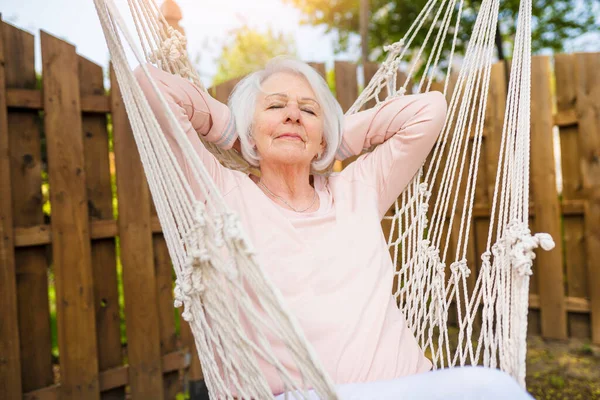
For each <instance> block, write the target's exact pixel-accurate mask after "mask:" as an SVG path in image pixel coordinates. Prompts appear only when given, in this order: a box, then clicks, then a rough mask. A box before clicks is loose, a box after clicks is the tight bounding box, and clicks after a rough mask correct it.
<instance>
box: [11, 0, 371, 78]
mask: <svg viewBox="0 0 600 400" xmlns="http://www.w3.org/2000/svg"><path fill="white" fill-rule="evenodd" d="M155 1H156V2H157V3H158V4H162V1H163V0H155ZM176 2H177V4H179V6H180V7H181V10H182V14H183V19H182V20H181V21H180V25H181V26H182V27H183V28H184V29H185V32H186V36H187V38H188V52H189V54H190V58H191V59H192V60H196V59H198V58H199V63H198V64H197V65H196V66H197V68H198V70H199V72H200V75H201V78H202V80H203V82H204V83H205V84H210V82H211V80H212V76H213V75H214V74H215V73H216V70H217V65H216V59H217V58H218V56H219V54H220V52H221V48H222V44H223V41H224V38H225V37H226V35H227V32H228V31H230V30H231V29H233V28H237V27H239V26H242V25H244V24H247V25H249V26H250V27H252V28H256V29H259V30H266V29H267V28H272V29H273V30H275V31H276V32H281V33H285V34H289V35H292V37H293V38H294V39H295V42H296V47H297V53H298V57H299V58H300V59H302V60H304V61H316V62H326V63H328V64H329V65H332V63H333V60H334V56H335V59H336V60H355V59H357V58H358V56H359V54H358V50H356V51H355V52H352V51H351V52H348V53H343V54H337V55H334V52H333V42H334V37H333V35H331V34H326V33H325V29H324V28H323V27H312V26H307V25H303V26H302V25H301V24H300V19H301V14H300V12H299V11H298V10H296V9H295V8H293V7H292V6H290V5H286V4H284V3H283V1H282V0H176ZM115 3H116V4H117V5H118V6H119V9H120V10H121V13H122V14H123V16H124V17H126V18H128V16H129V10H128V8H127V5H126V4H127V1H126V0H115ZM0 13H2V19H3V20H4V21H6V22H9V23H11V24H12V25H15V26H17V27H19V28H21V29H24V30H26V31H29V32H30V33H32V34H34V35H35V36H36V62H37V68H38V70H39V69H41V55H40V49H39V31H40V29H41V30H44V31H46V32H48V33H50V34H52V35H54V36H57V37H59V38H61V39H63V40H66V41H67V42H69V43H71V44H73V45H75V46H76V48H77V52H78V53H79V54H80V55H82V56H84V57H86V58H87V59H89V60H91V61H93V62H95V63H97V64H99V65H102V66H104V67H106V66H107V65H108V60H109V54H108V48H107V47H106V43H105V41H104V35H103V33H102V29H101V26H100V22H99V20H98V17H97V15H96V10H95V8H94V3H93V0H0ZM130 29H131V32H132V33H133V32H135V30H134V27H133V24H131V28H130Z"/></svg>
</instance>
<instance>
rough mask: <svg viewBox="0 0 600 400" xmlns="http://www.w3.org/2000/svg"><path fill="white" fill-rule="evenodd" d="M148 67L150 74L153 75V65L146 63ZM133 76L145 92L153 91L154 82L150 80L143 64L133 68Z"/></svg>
mask: <svg viewBox="0 0 600 400" xmlns="http://www.w3.org/2000/svg"><path fill="white" fill-rule="evenodd" d="M146 69H147V70H148V72H149V74H150V76H152V75H153V74H152V65H151V64H146ZM133 76H134V78H135V80H136V81H137V82H138V84H139V85H140V88H141V89H142V91H143V92H144V93H149V92H151V91H152V83H151V82H150V79H149V78H148V75H146V72H145V71H144V68H143V66H142V65H138V66H137V67H135V69H134V70H133Z"/></svg>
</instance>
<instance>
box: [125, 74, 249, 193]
mask: <svg viewBox="0 0 600 400" xmlns="http://www.w3.org/2000/svg"><path fill="white" fill-rule="evenodd" d="M146 67H147V68H148V71H149V72H150V76H151V77H152V79H153V80H154V82H155V83H156V85H157V86H158V89H159V90H160V92H161V93H162V95H163V97H164V98H165V100H166V102H167V104H168V105H169V108H170V109H171V111H173V114H174V115H175V117H176V118H177V121H178V122H179V125H180V126H181V127H182V128H183V131H184V132H185V134H186V135H187V137H188V139H189V140H190V142H191V144H192V147H193V148H194V150H195V151H196V152H197V153H198V155H199V156H200V159H201V160H202V162H203V164H204V166H205V167H206V169H207V170H208V172H209V174H210V175H211V177H212V178H213V180H214V181H215V183H216V184H217V186H218V187H219V188H221V189H225V188H226V186H227V181H228V180H231V175H230V173H231V171H230V170H228V169H227V168H225V167H223V166H222V165H221V164H220V163H219V161H218V160H217V159H216V158H215V157H214V156H213V155H212V154H211V153H210V152H209V151H208V150H207V149H206V148H205V147H204V145H203V144H202V141H201V140H200V136H202V137H203V138H204V139H205V140H207V141H209V142H212V143H215V144H216V145H217V146H219V147H221V148H223V149H229V148H231V147H232V146H233V145H234V142H235V141H236V139H237V137H238V135H237V132H236V130H235V123H234V119H233V116H232V115H231V112H230V111H229V108H227V106H226V105H225V104H223V103H221V102H219V101H217V100H215V99H213V98H212V97H211V96H210V95H209V94H208V93H206V92H204V91H202V90H200V89H199V88H198V87H196V86H195V85H194V84H193V83H191V82H190V81H188V80H187V79H184V78H182V77H180V76H176V75H173V74H170V73H168V72H165V71H162V70H160V69H158V68H156V67H154V66H153V65H151V64H146ZM133 73H134V76H135V77H136V79H137V81H138V83H139V84H140V87H141V88H142V90H143V92H144V94H145V96H146V98H147V100H148V102H149V104H150V107H151V108H152V111H154V115H155V116H156V118H157V120H158V122H159V124H160V126H161V128H162V130H163V132H164V134H165V136H166V138H167V141H168V143H169V145H170V147H171V149H172V151H173V153H174V154H175V157H176V158H177V160H178V162H179V165H180V166H181V168H182V170H183V171H184V173H185V174H186V177H187V178H188V181H189V182H190V184H191V185H192V188H193V189H194V192H195V193H196V194H197V195H199V194H200V193H201V192H200V190H199V186H198V182H196V181H195V179H194V178H193V174H192V172H191V170H190V167H189V165H188V163H187V161H186V160H185V157H184V155H183V152H182V150H181V148H180V147H179V145H178V143H177V141H176V140H175V137H174V132H173V130H172V128H171V125H170V124H169V121H168V119H167V117H166V115H165V112H164V110H163V109H162V107H161V103H160V101H159V99H158V96H157V95H156V93H155V92H154V90H153V88H152V84H151V83H150V81H149V80H148V78H147V76H146V74H145V73H144V71H143V69H142V67H141V66H139V67H137V68H136V69H135V70H134V71H133Z"/></svg>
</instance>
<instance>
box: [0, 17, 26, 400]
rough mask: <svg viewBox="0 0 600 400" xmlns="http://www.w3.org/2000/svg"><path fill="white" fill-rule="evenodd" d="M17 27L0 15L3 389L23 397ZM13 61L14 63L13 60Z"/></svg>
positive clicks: (0, 330)
mask: <svg viewBox="0 0 600 400" xmlns="http://www.w3.org/2000/svg"><path fill="white" fill-rule="evenodd" d="M11 29H15V28H13V27H11V26H9V25H7V24H5V23H4V22H3V21H2V18H1V16H0V193H2V195H1V196H0V320H1V321H2V323H1V324H0V354H2V356H1V357H2V362H0V393H3V395H4V396H7V398H9V399H18V398H21V393H22V392H21V387H22V382H21V378H22V377H21V354H20V343H19V322H18V305H17V298H18V297H17V282H16V271H15V270H16V268H15V261H16V260H15V253H14V245H13V241H14V240H13V216H12V185H11V167H10V164H11V162H10V154H11V152H10V140H9V132H8V116H7V110H6V96H5V95H4V93H6V86H7V80H6V68H7V67H8V66H7V64H8V63H7V61H8V60H10V58H7V57H6V55H8V54H9V51H8V49H7V48H6V45H7V43H6V39H7V38H9V37H10V36H11V35H10V33H9V32H8V31H9V30H11ZM11 65H14V63H11Z"/></svg>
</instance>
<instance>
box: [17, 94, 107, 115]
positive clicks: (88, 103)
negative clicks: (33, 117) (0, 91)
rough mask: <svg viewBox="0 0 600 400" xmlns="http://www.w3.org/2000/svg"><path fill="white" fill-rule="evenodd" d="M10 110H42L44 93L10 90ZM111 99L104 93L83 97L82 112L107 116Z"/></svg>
mask: <svg viewBox="0 0 600 400" xmlns="http://www.w3.org/2000/svg"><path fill="white" fill-rule="evenodd" d="M6 99H7V100H6V102H7V104H8V107H9V108H24V109H30V110H42V109H43V99H42V91H41V90H37V89H9V90H8V91H7V92H6ZM109 100H110V99H109V98H108V96H106V95H104V94H103V93H98V94H92V95H82V96H81V111H82V112H86V113H99V114H105V113H107V112H110V101H109Z"/></svg>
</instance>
